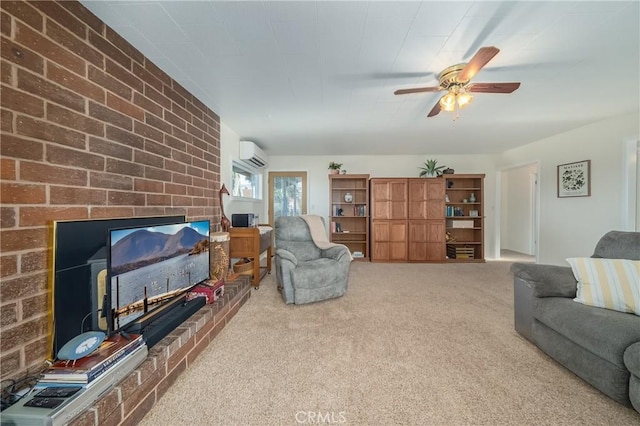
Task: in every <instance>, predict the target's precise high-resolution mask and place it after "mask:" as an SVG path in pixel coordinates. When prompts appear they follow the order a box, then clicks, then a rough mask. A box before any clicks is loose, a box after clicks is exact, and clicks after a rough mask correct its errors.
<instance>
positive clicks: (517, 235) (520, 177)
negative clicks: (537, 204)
mask: <svg viewBox="0 0 640 426" xmlns="http://www.w3.org/2000/svg"><path fill="white" fill-rule="evenodd" d="M536 169H537V166H536V164H529V165H526V166H522V167H515V168H512V169H508V170H504V171H502V172H501V178H500V192H501V193H500V199H501V202H500V249H506V250H513V251H517V252H520V253H525V254H531V255H533V254H535V253H534V252H533V243H532V233H533V220H534V215H533V214H532V210H533V207H534V206H533V199H534V195H535V194H534V192H533V188H532V186H531V179H532V175H533V174H535V173H536Z"/></svg>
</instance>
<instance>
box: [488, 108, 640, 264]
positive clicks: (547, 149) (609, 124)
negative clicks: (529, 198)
mask: <svg viewBox="0 0 640 426" xmlns="http://www.w3.org/2000/svg"><path fill="white" fill-rule="evenodd" d="M639 128H640V119H639V116H638V112H635V113H632V114H627V115H623V116H618V117H613V118H611V119H608V120H603V121H600V122H597V123H593V124H590V125H587V126H584V127H581V128H579V129H575V130H572V131H569V132H566V133H563V134H560V135H556V136H553V137H549V138H546V139H543V140H540V141H538V142H535V143H532V144H529V145H526V146H523V147H520V148H515V149H512V150H508V151H505V152H504V153H502V154H501V155H499V156H498V157H497V168H498V169H504V168H508V167H510V166H514V165H518V164H524V163H528V162H532V161H537V162H538V164H539V165H540V168H539V169H538V184H539V186H540V201H539V203H540V219H539V221H540V222H539V223H540V235H539V240H538V243H539V244H538V245H539V258H538V262H539V263H550V264H556V265H566V262H565V259H566V258H567V257H572V256H590V255H591V254H592V253H593V248H594V247H595V244H596V243H597V241H598V239H599V238H600V237H601V236H602V235H603V234H604V233H606V232H607V231H610V230H624V226H625V225H624V223H625V222H626V211H625V210H626V205H625V203H624V202H623V198H625V192H627V191H628V188H626V187H625V186H626V185H625V183H624V182H625V180H624V157H625V155H624V150H625V146H626V145H627V144H628V141H630V140H638V136H639V132H640V130H639ZM581 160H591V196H590V197H580V198H557V191H556V175H557V166H558V165H559V164H564V163H572V162H575V161H581Z"/></svg>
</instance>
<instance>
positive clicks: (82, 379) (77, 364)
mask: <svg viewBox="0 0 640 426" xmlns="http://www.w3.org/2000/svg"><path fill="white" fill-rule="evenodd" d="M144 350H146V343H145V341H144V339H143V337H142V335H141V334H129V335H126V336H124V335H121V334H114V335H113V336H111V337H109V338H108V339H105V341H104V342H102V344H101V345H100V346H99V347H98V349H96V350H95V351H93V352H92V353H91V354H89V355H87V356H85V357H82V358H80V359H77V360H75V361H72V360H57V361H55V362H54V363H53V365H52V366H51V367H49V368H48V369H47V370H45V371H44V373H42V376H41V378H40V381H39V382H38V383H39V384H40V385H42V384H49V385H52V386H54V385H59V384H63V383H64V384H78V385H81V386H84V385H89V384H90V383H91V382H92V381H94V380H95V379H97V378H98V377H100V376H101V375H102V374H104V373H105V372H107V371H108V370H111V369H113V368H116V367H117V365H118V364H120V363H121V362H123V361H124V360H126V359H128V358H129V357H132V356H133V355H134V354H137V353H138V352H139V351H144Z"/></svg>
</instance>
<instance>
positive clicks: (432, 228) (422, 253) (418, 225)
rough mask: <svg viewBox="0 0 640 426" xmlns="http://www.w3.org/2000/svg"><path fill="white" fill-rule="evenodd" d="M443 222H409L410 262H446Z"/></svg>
mask: <svg viewBox="0 0 640 426" xmlns="http://www.w3.org/2000/svg"><path fill="white" fill-rule="evenodd" d="M444 233H445V223H444V221H443V220H415V221H409V260H414V261H420V260H444V258H445V248H446V247H445V237H444Z"/></svg>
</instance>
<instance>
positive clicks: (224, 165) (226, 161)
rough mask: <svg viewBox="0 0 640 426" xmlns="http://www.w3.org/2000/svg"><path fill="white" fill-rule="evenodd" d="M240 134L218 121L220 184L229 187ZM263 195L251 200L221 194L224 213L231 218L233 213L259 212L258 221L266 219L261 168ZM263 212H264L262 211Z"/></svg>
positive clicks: (238, 148) (262, 221) (237, 153)
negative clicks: (257, 199)
mask: <svg viewBox="0 0 640 426" xmlns="http://www.w3.org/2000/svg"><path fill="white" fill-rule="evenodd" d="M239 152H240V136H239V135H238V134H237V133H235V132H234V131H233V130H232V129H231V128H229V127H228V126H227V125H225V124H224V123H220V184H221V185H222V184H223V183H224V184H225V185H226V187H227V189H231V188H232V186H231V165H232V163H233V160H236V161H240V155H239ZM262 174H263V179H262V180H263V196H262V201H251V200H248V199H242V198H237V197H233V196H229V195H225V196H223V199H222V203H223V206H224V213H225V215H226V216H227V217H228V218H229V220H231V215H232V214H233V213H255V214H259V215H260V217H259V222H260V223H264V222H266V221H267V220H268V217H269V216H267V215H266V209H267V207H266V206H267V205H268V203H267V202H266V197H267V184H268V182H267V177H266V176H267V174H266V169H265V170H263V173H262ZM263 212H264V213H263Z"/></svg>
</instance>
